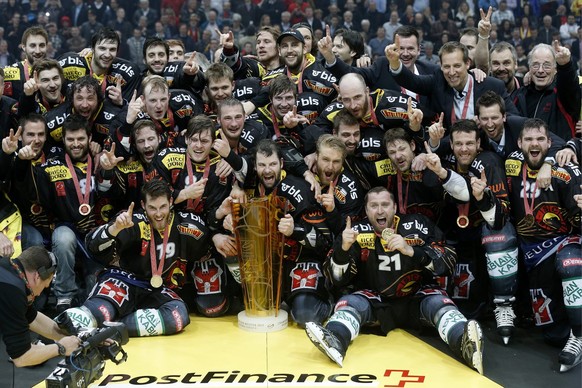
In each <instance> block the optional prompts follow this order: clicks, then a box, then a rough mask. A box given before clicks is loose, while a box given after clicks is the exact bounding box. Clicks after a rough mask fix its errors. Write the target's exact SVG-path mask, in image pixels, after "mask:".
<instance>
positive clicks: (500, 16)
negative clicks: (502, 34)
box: [491, 0, 515, 26]
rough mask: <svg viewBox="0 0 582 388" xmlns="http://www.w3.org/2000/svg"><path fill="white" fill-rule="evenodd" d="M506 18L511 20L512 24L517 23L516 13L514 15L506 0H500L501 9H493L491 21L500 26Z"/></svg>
mask: <svg viewBox="0 0 582 388" xmlns="http://www.w3.org/2000/svg"><path fill="white" fill-rule="evenodd" d="M504 20H509V21H510V22H511V24H515V15H513V11H512V10H510V9H508V8H507V2H506V1H505V0H501V1H500V2H499V9H498V10H496V11H493V13H492V14H491V23H495V24H497V25H498V26H500V25H501V23H502V22H503V21H504Z"/></svg>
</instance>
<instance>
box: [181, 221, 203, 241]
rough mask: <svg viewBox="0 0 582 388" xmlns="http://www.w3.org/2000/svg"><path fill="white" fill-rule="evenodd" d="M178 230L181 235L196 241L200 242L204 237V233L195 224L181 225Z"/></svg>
mask: <svg viewBox="0 0 582 388" xmlns="http://www.w3.org/2000/svg"><path fill="white" fill-rule="evenodd" d="M177 228H178V232H179V233H180V234H184V235H186V236H192V237H194V238H195V239H196V240H199V239H200V237H202V235H204V232H202V231H201V230H200V229H198V227H197V226H196V225H194V224H180V225H178V226H177Z"/></svg>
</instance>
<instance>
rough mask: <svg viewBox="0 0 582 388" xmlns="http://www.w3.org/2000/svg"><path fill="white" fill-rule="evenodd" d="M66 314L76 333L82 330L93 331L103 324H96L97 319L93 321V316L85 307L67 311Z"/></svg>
mask: <svg viewBox="0 0 582 388" xmlns="http://www.w3.org/2000/svg"><path fill="white" fill-rule="evenodd" d="M66 313H67V315H68V316H69V318H70V319H71V323H72V324H73V326H74V328H75V329H76V330H77V331H80V330H83V329H94V328H96V327H97V326H98V325H100V324H102V323H103V321H100V322H98V321H97V319H95V316H94V314H93V313H92V312H91V311H90V309H89V308H88V307H86V306H81V307H73V308H70V309H67V310H66Z"/></svg>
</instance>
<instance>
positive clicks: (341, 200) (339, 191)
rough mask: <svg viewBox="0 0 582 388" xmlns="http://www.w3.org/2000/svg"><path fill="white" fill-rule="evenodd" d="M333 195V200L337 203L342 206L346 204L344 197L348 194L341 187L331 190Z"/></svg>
mask: <svg viewBox="0 0 582 388" xmlns="http://www.w3.org/2000/svg"><path fill="white" fill-rule="evenodd" d="M333 195H334V197H335V199H337V200H338V202H339V203H341V204H342V205H344V204H345V203H346V197H347V195H348V192H347V191H346V189H344V188H343V187H338V186H336V187H335V188H334V190H333Z"/></svg>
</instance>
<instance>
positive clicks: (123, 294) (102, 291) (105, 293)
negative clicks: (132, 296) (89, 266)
mask: <svg viewBox="0 0 582 388" xmlns="http://www.w3.org/2000/svg"><path fill="white" fill-rule="evenodd" d="M98 287H99V288H98V290H97V293H96V294H95V296H100V297H105V298H107V299H108V300H112V301H114V302H115V303H116V304H117V306H119V307H121V305H122V304H123V302H124V301H126V300H129V295H128V294H129V287H128V286H127V284H125V282H122V281H121V280H118V279H112V278H109V279H107V280H106V281H104V282H103V283H99V286H98Z"/></svg>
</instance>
